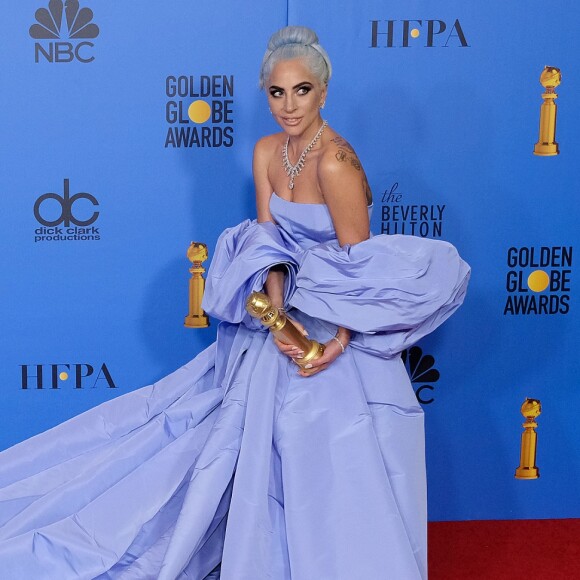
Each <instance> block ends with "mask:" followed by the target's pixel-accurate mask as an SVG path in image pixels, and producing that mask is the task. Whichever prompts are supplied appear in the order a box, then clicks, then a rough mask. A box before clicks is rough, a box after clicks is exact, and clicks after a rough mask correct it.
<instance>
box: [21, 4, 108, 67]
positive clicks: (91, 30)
mask: <svg viewBox="0 0 580 580" xmlns="http://www.w3.org/2000/svg"><path fill="white" fill-rule="evenodd" d="M34 16H35V18H36V24H33V25H32V26H31V27H30V30H29V33H30V36H31V37H32V38H34V39H36V40H39V41H43V42H36V43H35V44H34V62H36V63H38V62H40V59H41V58H42V59H44V60H46V61H47V62H51V63H54V62H58V63H61V62H73V61H74V60H77V61H78V62H81V63H88V62H92V61H93V60H95V57H94V56H93V55H92V54H91V53H90V50H91V49H92V48H94V44H93V43H92V42H89V41H88V40H86V39H92V38H97V36H99V27H98V26H97V25H96V24H94V23H93V22H92V20H93V11H92V10H91V9H90V8H80V6H79V3H78V1H77V0H50V2H49V3H48V9H46V8H39V9H38V10H37V11H36V14H35V15H34Z"/></svg>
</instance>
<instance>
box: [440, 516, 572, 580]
mask: <svg viewBox="0 0 580 580" xmlns="http://www.w3.org/2000/svg"><path fill="white" fill-rule="evenodd" d="M504 578H505V579H508V578H509V579H510V580H520V579H521V580H524V579H525V580H529V579H534V580H559V579H562V580H564V579H566V580H575V579H580V519H570V520H501V521H496V520H490V521H469V522H431V523H430V524H429V580H488V579H489V580H492V579H493V580H502V579H504Z"/></svg>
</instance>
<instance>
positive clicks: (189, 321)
mask: <svg viewBox="0 0 580 580" xmlns="http://www.w3.org/2000/svg"><path fill="white" fill-rule="evenodd" d="M183 326H185V327H186V328H207V327H208V326H209V318H208V317H207V316H206V315H205V314H202V315H201V316H186V317H185V322H184V323H183Z"/></svg>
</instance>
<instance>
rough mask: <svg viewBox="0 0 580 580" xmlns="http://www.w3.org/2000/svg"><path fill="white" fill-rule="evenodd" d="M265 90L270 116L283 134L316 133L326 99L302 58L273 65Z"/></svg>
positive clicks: (322, 89)
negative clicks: (321, 109) (321, 108)
mask: <svg viewBox="0 0 580 580" xmlns="http://www.w3.org/2000/svg"><path fill="white" fill-rule="evenodd" d="M266 90H267V91H268V104H269V105H270V110H271V111H272V115H273V116H274V118H275V119H276V121H277V123H278V124H279V125H280V127H282V129H283V130H284V131H285V132H286V133H288V134H289V135H290V136H293V137H300V136H302V135H306V136H310V133H313V131H314V133H316V131H317V130H318V129H319V127H320V124H321V122H322V119H321V117H320V106H321V105H322V104H323V103H324V100H325V99H326V86H325V85H323V84H322V83H321V82H320V81H319V80H318V79H317V78H316V77H315V76H314V75H313V74H312V73H311V72H310V69H309V68H308V66H307V65H306V64H305V63H304V61H303V60H302V59H293V60H283V61H280V62H278V63H277V64H276V65H274V68H273V69H272V73H271V74H270V78H269V79H268V83H267V86H266ZM314 133H313V134H314Z"/></svg>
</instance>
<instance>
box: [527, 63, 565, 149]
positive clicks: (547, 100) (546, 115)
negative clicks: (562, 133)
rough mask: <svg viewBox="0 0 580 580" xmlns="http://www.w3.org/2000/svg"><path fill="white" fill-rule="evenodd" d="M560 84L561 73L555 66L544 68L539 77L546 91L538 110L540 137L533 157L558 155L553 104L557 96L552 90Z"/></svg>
mask: <svg viewBox="0 0 580 580" xmlns="http://www.w3.org/2000/svg"><path fill="white" fill-rule="evenodd" d="M561 82H562V73H561V72H560V69H559V68H556V67H555V66H547V67H544V70H543V71H542V74H541V75H540V84H541V85H542V86H543V87H544V88H545V89H546V92H545V93H544V94H543V95H542V99H544V102H543V103H542V106H541V108H540V137H539V139H538V142H537V143H536V145H535V146H534V155H542V156H549V155H558V154H559V153H560V150H559V149H558V143H556V113H557V106H556V103H555V102H554V101H555V99H557V98H558V95H557V94H556V93H555V92H554V89H555V88H556V87H557V86H558V85H559V84H560V83H561Z"/></svg>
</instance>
